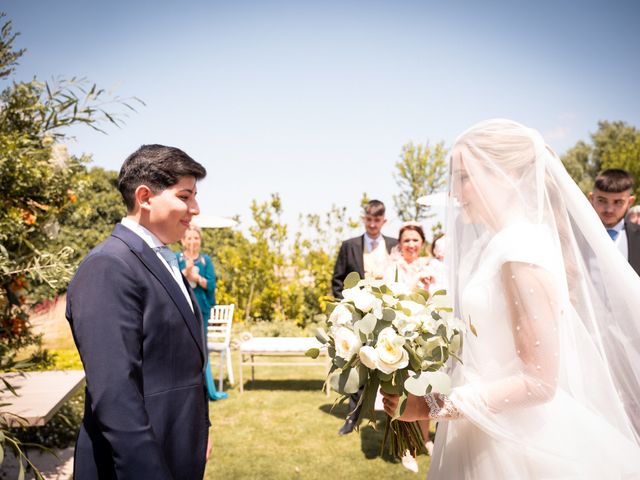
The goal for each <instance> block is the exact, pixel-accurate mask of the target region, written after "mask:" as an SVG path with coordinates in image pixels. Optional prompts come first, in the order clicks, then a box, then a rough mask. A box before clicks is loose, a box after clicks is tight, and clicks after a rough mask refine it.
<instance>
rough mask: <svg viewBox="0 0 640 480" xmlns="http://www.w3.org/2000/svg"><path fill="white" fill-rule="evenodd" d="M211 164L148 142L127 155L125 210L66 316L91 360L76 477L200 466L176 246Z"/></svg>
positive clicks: (203, 415)
mask: <svg viewBox="0 0 640 480" xmlns="http://www.w3.org/2000/svg"><path fill="white" fill-rule="evenodd" d="M205 175H206V170H205V168H204V167H203V166H202V165H200V164H199V163H197V162H196V161H195V160H193V159H192V158H191V157H189V156H188V155H187V154H186V153H184V152H183V151H181V150H179V149H177V148H172V147H165V146H162V145H144V146H142V147H140V149H139V150H137V151H136V152H134V153H133V154H132V155H130V156H129V157H128V158H127V159H126V160H125V162H124V164H123V166H122V169H121V170H120V175H119V178H118V189H119V190H120V193H121V194H122V196H123V199H124V201H125V203H126V206H127V216H126V217H125V218H123V219H122V222H121V223H119V224H118V225H116V227H115V228H114V230H113V232H112V233H111V236H110V237H109V238H107V239H106V240H105V241H104V242H103V243H102V244H100V245H98V246H97V247H96V248H94V249H93V250H92V251H91V252H90V253H89V254H88V255H87V257H86V258H85V259H84V260H83V262H82V263H81V265H80V267H79V268H78V271H77V272H76V274H75V276H74V278H73V280H72V281H71V283H70V285H69V289H68V292H67V312H66V316H67V319H68V320H69V323H70V324H71V328H72V331H73V337H74V340H75V342H76V345H77V347H78V350H79V352H80V356H81V358H82V363H83V365H84V369H85V372H86V381H87V386H86V400H85V412H84V419H83V422H82V426H81V428H80V432H79V434H78V439H77V443H76V451H75V460H74V478H76V479H78V480H86V479H116V478H117V479H136V480H138V479H154V480H165V479H166V480H169V479H172V480H176V479H184V480H193V479H198V478H202V477H203V475H204V467H205V462H206V458H207V456H208V454H209V447H208V427H209V417H208V402H207V399H206V391H205V387H204V374H203V372H204V366H205V359H206V355H207V352H206V343H205V340H204V334H203V332H204V330H203V326H202V316H201V314H200V311H199V309H198V304H197V302H196V300H195V297H194V296H193V292H192V291H191V288H190V287H189V284H188V283H187V282H186V281H185V280H184V278H183V277H182V274H181V273H180V270H179V269H178V266H177V262H176V257H175V255H173V253H172V252H171V251H170V250H169V249H168V248H167V247H166V246H165V245H166V244H170V243H173V242H175V241H177V240H179V239H180V238H182V236H183V234H184V232H185V231H186V229H187V227H188V225H189V223H190V221H191V218H192V217H193V216H194V215H197V214H198V213H199V209H198V203H197V202H196V198H195V197H196V192H197V187H196V182H197V181H198V180H200V179H202V178H204V176H205Z"/></svg>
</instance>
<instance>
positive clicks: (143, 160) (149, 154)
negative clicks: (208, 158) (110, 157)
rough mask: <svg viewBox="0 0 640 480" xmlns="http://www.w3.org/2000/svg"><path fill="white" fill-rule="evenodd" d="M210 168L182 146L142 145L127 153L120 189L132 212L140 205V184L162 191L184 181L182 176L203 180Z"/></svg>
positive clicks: (153, 190)
mask: <svg viewBox="0 0 640 480" xmlns="http://www.w3.org/2000/svg"><path fill="white" fill-rule="evenodd" d="M206 175H207V170H206V169H205V168H204V167H203V166H202V165H200V164H199V163H198V162H196V161H195V160H194V159H193V158H191V157H190V156H189V155H187V154H186V153H184V152H183V151H182V150H180V149H179V148H175V147H166V146H164V145H142V146H141V147H140V148H139V149H138V150H136V151H135V152H133V153H132V154H131V155H129V156H128V157H127V159H126V160H125V161H124V163H123V164H122V168H120V174H119V175H118V190H120V194H121V195H122V198H123V200H124V203H125V204H126V206H127V210H128V211H129V212H132V211H133V210H134V208H135V206H136V201H135V192H136V188H138V187H139V186H140V185H146V186H148V187H149V188H150V189H151V191H152V192H153V193H159V192H161V191H162V190H164V189H166V188H169V187H171V186H173V185H175V184H176V183H178V182H179V181H180V178H181V177H195V179H196V180H201V179H203V178H204V177H205V176H206Z"/></svg>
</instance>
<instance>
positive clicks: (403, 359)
mask: <svg viewBox="0 0 640 480" xmlns="http://www.w3.org/2000/svg"><path fill="white" fill-rule="evenodd" d="M404 343H405V340H404V338H403V337H401V336H400V335H398V334H397V333H396V331H395V330H394V329H393V328H392V327H387V328H383V329H382V330H381V331H380V334H379V335H378V343H376V353H377V354H378V370H380V371H381V372H384V373H393V372H395V371H396V370H398V369H400V368H404V367H406V366H407V365H408V364H409V354H408V353H407V351H406V350H405V349H404V348H403V347H404Z"/></svg>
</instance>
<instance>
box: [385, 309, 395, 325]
mask: <svg viewBox="0 0 640 480" xmlns="http://www.w3.org/2000/svg"><path fill="white" fill-rule="evenodd" d="M395 318H396V312H395V310H393V309H392V308H383V309H382V320H384V321H385V322H393V321H394V320H395Z"/></svg>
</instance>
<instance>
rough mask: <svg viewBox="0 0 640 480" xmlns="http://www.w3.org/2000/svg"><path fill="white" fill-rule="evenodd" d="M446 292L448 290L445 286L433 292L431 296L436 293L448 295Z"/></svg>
mask: <svg viewBox="0 0 640 480" xmlns="http://www.w3.org/2000/svg"><path fill="white" fill-rule="evenodd" d="M446 294H447V290H446V289H444V288H443V289H442V290H437V291H435V292H433V293H432V294H431V296H432V297H435V296H436V295H446Z"/></svg>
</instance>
